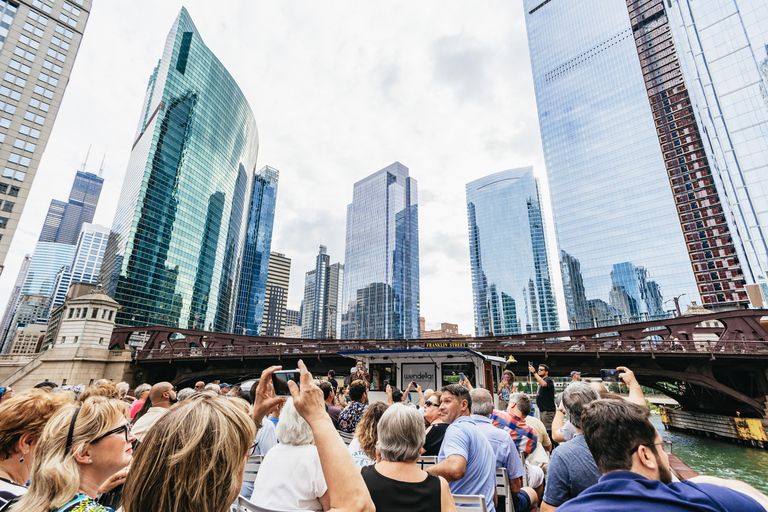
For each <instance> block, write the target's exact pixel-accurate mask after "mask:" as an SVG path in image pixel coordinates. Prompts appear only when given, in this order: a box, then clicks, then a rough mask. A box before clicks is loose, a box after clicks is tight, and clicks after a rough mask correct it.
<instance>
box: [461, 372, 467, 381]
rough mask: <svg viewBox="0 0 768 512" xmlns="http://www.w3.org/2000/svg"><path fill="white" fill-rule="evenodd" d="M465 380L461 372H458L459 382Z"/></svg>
mask: <svg viewBox="0 0 768 512" xmlns="http://www.w3.org/2000/svg"><path fill="white" fill-rule="evenodd" d="M465 380H467V378H466V377H465V376H464V374H463V373H462V372H459V384H461V383H462V382H464V381H465Z"/></svg>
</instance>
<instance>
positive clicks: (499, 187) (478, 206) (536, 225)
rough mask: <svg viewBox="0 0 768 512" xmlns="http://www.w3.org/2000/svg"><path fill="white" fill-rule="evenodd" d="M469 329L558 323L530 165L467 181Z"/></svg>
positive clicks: (513, 329)
mask: <svg viewBox="0 0 768 512" xmlns="http://www.w3.org/2000/svg"><path fill="white" fill-rule="evenodd" d="M467 216H468V218H469V253H470V262H471V265H472V292H473V293H472V295H473V302H474V309H475V335H476V336H494V335H495V336H500V335H505V334H522V333H526V332H541V331H556V330H558V329H559V323H558V317H557V304H556V302H555V296H554V294H553V291H552V283H551V279H550V268H549V259H548V258H547V240H546V236H545V235H546V229H545V227H544V218H543V217H542V212H541V199H540V194H539V182H538V180H537V179H536V178H535V177H534V176H533V168H532V167H524V168H521V169H511V170H509V171H503V172H497V173H496V174H491V175H490V176H485V177H484V178H480V179H479V180H475V181H473V182H471V183H468V184H467Z"/></svg>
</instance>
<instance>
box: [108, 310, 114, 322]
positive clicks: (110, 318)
mask: <svg viewBox="0 0 768 512" xmlns="http://www.w3.org/2000/svg"><path fill="white" fill-rule="evenodd" d="M112 313H113V312H112V311H110V312H109V318H107V320H112Z"/></svg>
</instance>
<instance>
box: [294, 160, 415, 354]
mask: <svg viewBox="0 0 768 512" xmlns="http://www.w3.org/2000/svg"><path fill="white" fill-rule="evenodd" d="M344 259H345V261H344V293H343V297H344V302H343V304H342V308H343V309H342V319H341V324H342V325H341V338H342V339H415V338H418V337H419V217H418V186H417V183H416V180H415V179H413V178H411V177H409V175H408V168H407V167H406V166H404V165H403V164H401V163H400V162H395V163H393V164H391V165H389V166H388V167H385V168H384V169H382V170H380V171H378V172H375V173H373V174H372V175H370V176H368V177H367V178H364V179H362V180H360V181H358V182H357V183H355V186H354V190H353V194H352V203H351V204H350V205H349V206H347V238H346V251H345V258H344ZM306 321H307V320H306V319H305V318H302V325H304V323H305V322H306Z"/></svg>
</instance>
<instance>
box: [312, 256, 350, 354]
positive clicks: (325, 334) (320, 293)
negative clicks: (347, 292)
mask: <svg viewBox="0 0 768 512" xmlns="http://www.w3.org/2000/svg"><path fill="white" fill-rule="evenodd" d="M343 283H344V265H343V264H341V263H334V264H333V265H331V257H330V256H329V255H328V253H327V248H326V247H325V246H324V245H321V246H320V252H319V253H318V255H317V258H315V268H314V269H312V270H310V271H309V272H307V274H306V276H305V278H304V301H303V302H302V305H301V307H302V315H301V316H302V324H301V337H302V338H307V339H321V340H334V339H337V338H338V336H339V333H340V332H341V309H342V287H343Z"/></svg>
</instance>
